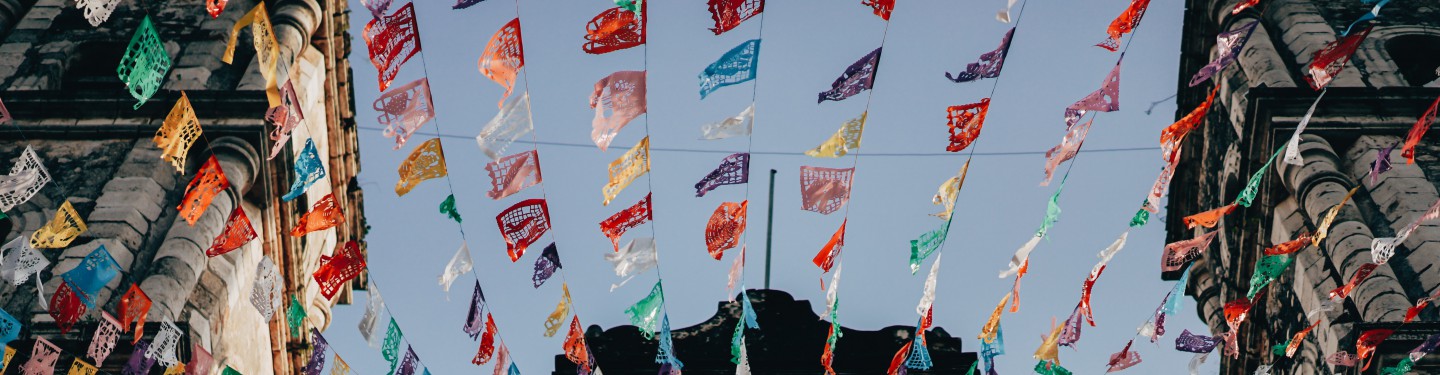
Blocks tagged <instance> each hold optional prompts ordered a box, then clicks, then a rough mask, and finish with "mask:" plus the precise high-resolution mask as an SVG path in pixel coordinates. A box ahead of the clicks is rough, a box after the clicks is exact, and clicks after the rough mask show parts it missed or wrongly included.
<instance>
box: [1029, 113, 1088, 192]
mask: <svg viewBox="0 0 1440 375" xmlns="http://www.w3.org/2000/svg"><path fill="white" fill-rule="evenodd" d="M1094 123H1095V118H1093V117H1092V118H1090V121H1086V122H1085V123H1083V124H1077V125H1075V126H1071V127H1070V129H1069V130H1068V131H1066V132H1065V137H1063V138H1060V144H1058V145H1055V147H1051V148H1050V150H1047V151H1045V179H1044V180H1041V181H1040V186H1050V180H1051V179H1053V178H1054V177H1055V168H1059V167H1060V164H1063V163H1065V162H1066V161H1069V160H1070V159H1074V158H1075V155H1079V154H1080V147H1081V146H1082V145H1083V144H1084V143H1085V136H1086V135H1089V134H1090V125H1092V124H1094Z"/></svg>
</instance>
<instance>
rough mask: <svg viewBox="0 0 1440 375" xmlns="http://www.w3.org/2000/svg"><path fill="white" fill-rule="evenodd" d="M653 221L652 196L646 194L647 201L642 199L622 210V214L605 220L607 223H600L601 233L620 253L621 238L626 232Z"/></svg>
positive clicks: (616, 214) (619, 213)
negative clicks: (651, 210)
mask: <svg viewBox="0 0 1440 375" xmlns="http://www.w3.org/2000/svg"><path fill="white" fill-rule="evenodd" d="M651 219H653V217H652V216H651V212H650V194H645V199H641V200H640V201H639V202H636V203H635V205H633V206H630V208H626V209H624V210H620V212H616V213H615V214H614V215H610V217H609V218H607V219H605V221H602V222H600V232H601V233H604V234H605V237H609V238H610V244H611V245H614V246H615V251H616V252H619V251H620V236H621V235H624V234H625V231H628V230H630V228H634V227H636V226H639V225H640V224H644V223H645V222H647V221H650V220H651Z"/></svg>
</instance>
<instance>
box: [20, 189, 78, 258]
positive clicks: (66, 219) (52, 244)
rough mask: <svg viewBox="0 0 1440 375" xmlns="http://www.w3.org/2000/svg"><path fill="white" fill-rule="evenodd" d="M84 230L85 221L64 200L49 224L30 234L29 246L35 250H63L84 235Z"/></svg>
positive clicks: (68, 202)
mask: <svg viewBox="0 0 1440 375" xmlns="http://www.w3.org/2000/svg"><path fill="white" fill-rule="evenodd" d="M86 229H87V227H86V226H85V220H84V219H81V218H80V214H79V213H77V212H75V206H73V205H70V201H69V200H66V201H65V203H61V204H60V208H58V209H56V210H55V217H54V218H52V219H50V222H48V223H45V225H44V226H41V227H40V228H39V229H36V230H35V233H32V234H30V246H32V247H34V248H37V249H60V248H64V247H66V246H70V242H72V241H75V239H76V238H78V237H80V234H81V233H85V230H86Z"/></svg>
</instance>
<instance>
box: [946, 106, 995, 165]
mask: <svg viewBox="0 0 1440 375" xmlns="http://www.w3.org/2000/svg"><path fill="white" fill-rule="evenodd" d="M989 111H990V98H985V99H980V102H979V103H971V104H965V105H952V106H950V107H948V108H945V113H946V114H945V118H946V120H947V121H948V123H947V124H946V126H948V127H949V128H950V145H949V146H945V151H949V152H960V151H963V150H965V149H966V148H968V147H970V144H971V143H975V139H976V138H980V129H981V128H984V127H985V114H986V113H987V112H989Z"/></svg>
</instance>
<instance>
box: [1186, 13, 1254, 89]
mask: <svg viewBox="0 0 1440 375" xmlns="http://www.w3.org/2000/svg"><path fill="white" fill-rule="evenodd" d="M1255 1H1259V0H1255ZM1240 5H1241V4H1237V5H1236V8H1237V9H1239V8H1240ZM1258 25H1260V21H1251V22H1250V23H1248V24H1246V25H1245V26H1240V27H1239V28H1237V29H1234V30H1230V31H1226V32H1223V33H1220V35H1216V36H1215V50H1216V51H1219V52H1220V55H1219V56H1215V59H1213V60H1210V62H1209V63H1207V64H1205V66H1203V67H1200V71H1198V72H1195V75H1194V76H1192V77H1190V87H1195V86H1197V85H1199V84H1201V83H1204V82H1205V81H1206V80H1209V79H1210V77H1213V76H1215V75H1216V74H1219V73H1220V72H1221V71H1224V70H1225V68H1226V67H1228V66H1230V64H1233V63H1235V60H1236V59H1237V58H1238V57H1240V50H1241V49H1243V48H1245V43H1246V42H1248V41H1250V35H1252V34H1254V33H1255V27H1256V26H1258Z"/></svg>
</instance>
